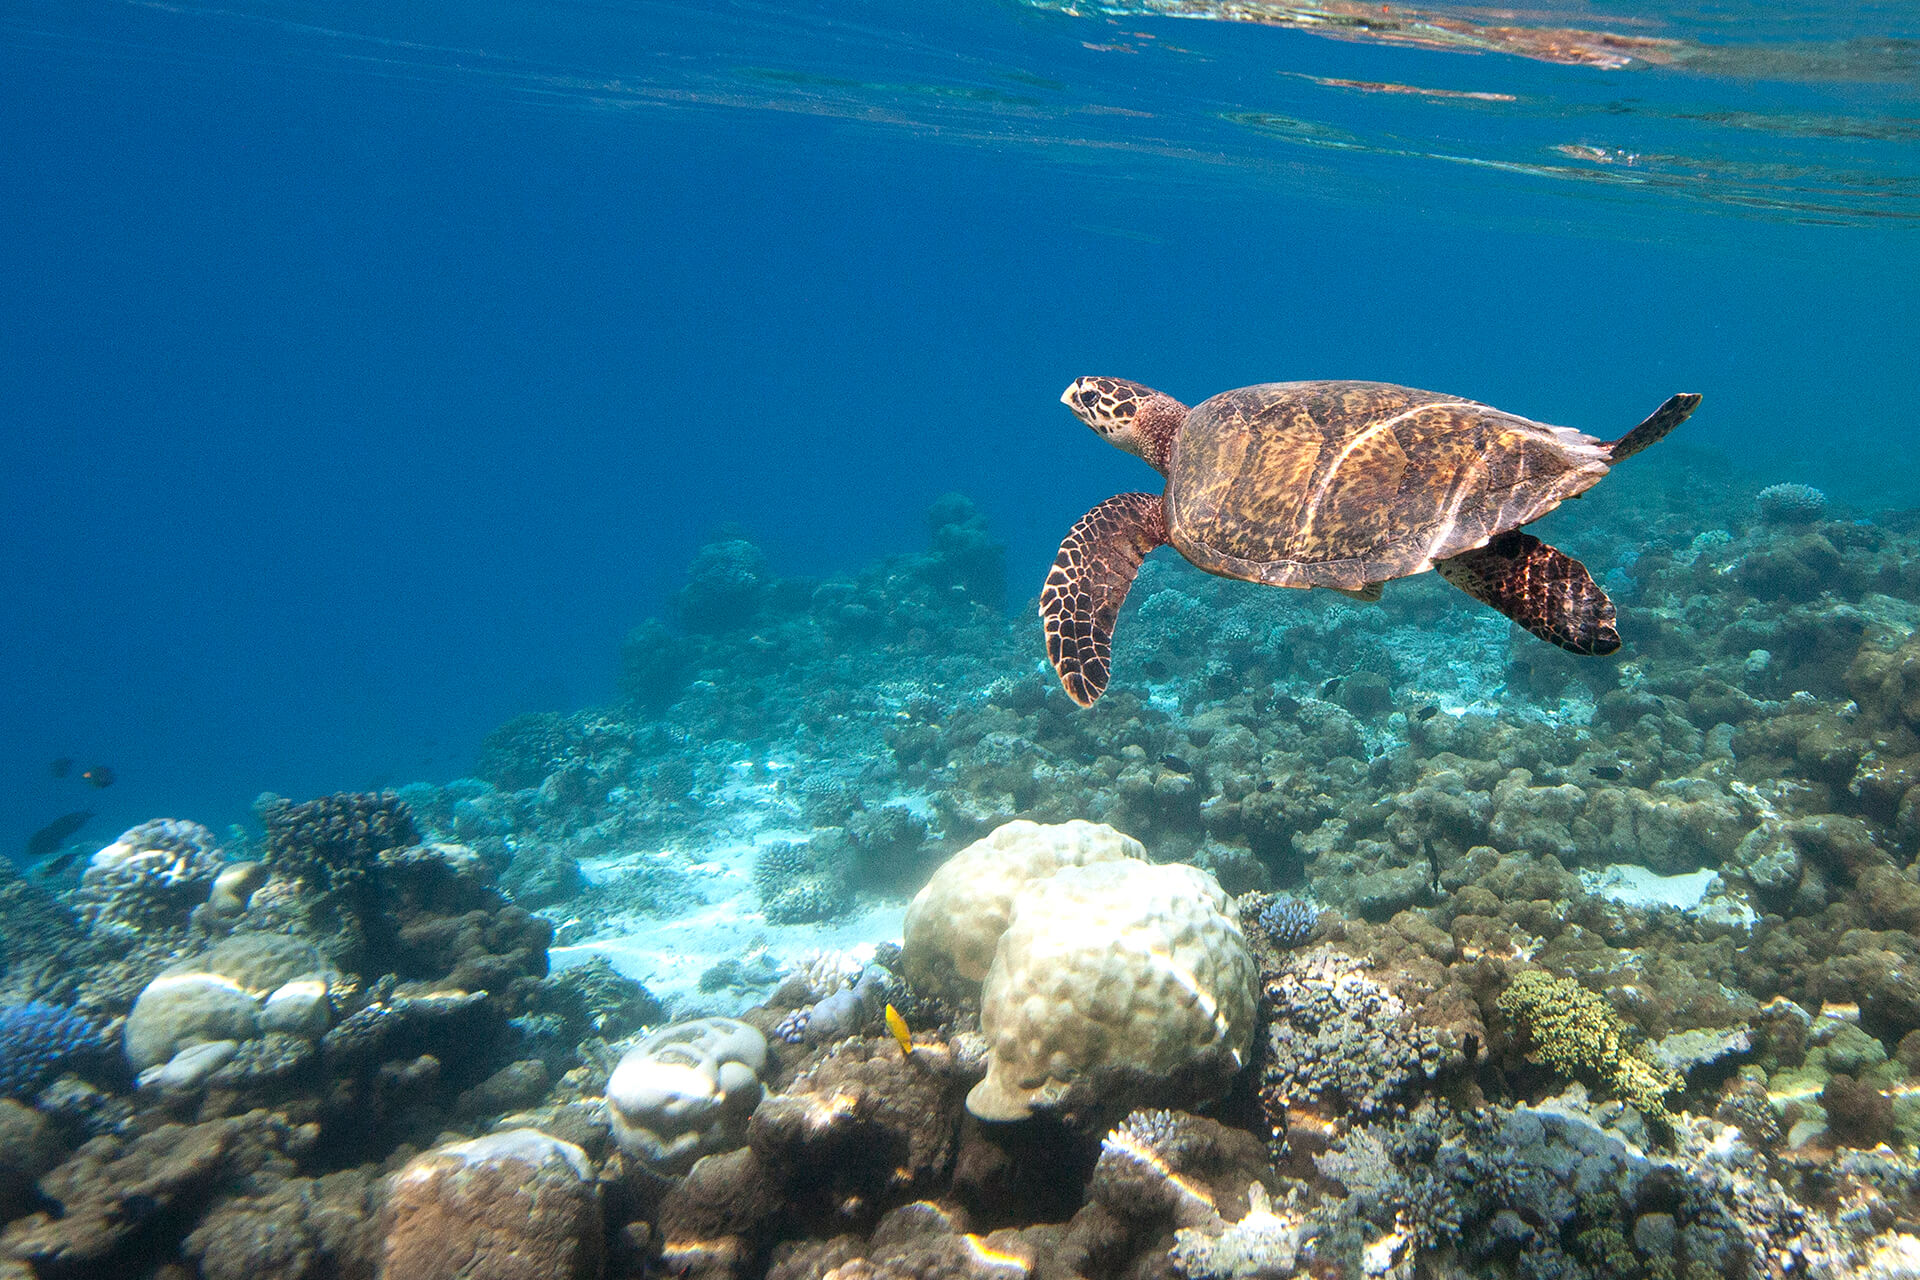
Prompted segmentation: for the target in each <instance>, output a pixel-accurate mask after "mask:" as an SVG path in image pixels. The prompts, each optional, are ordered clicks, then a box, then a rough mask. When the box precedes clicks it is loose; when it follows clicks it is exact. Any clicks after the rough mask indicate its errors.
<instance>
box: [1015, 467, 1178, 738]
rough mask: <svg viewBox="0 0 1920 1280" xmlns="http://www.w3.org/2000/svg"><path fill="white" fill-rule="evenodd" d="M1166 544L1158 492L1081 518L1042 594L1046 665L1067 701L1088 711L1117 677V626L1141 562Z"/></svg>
mask: <svg viewBox="0 0 1920 1280" xmlns="http://www.w3.org/2000/svg"><path fill="white" fill-rule="evenodd" d="M1166 540H1167V514H1166V505H1165V502H1164V501H1163V499H1162V498H1161V496H1160V495H1159V494H1157V493H1122V494H1118V495H1116V496H1114V497H1111V498H1108V499H1107V500H1106V501H1105V502H1103V503H1101V504H1100V505H1099V506H1097V507H1095V508H1094V509H1093V510H1091V511H1089V512H1087V514H1085V515H1084V516H1081V517H1080V520H1079V522H1078V523H1076V524H1075V525H1074V526H1073V530H1072V532H1070V533H1068V534H1067V537H1066V541H1064V542H1062V543H1061V544H1060V554H1059V555H1057V556H1055V557H1054V558H1053V569H1052V571H1051V572H1049V573H1048V574H1047V583H1046V585H1045V586H1043V587H1041V588H1040V620H1041V621H1042V622H1043V623H1045V624H1046V629H1047V660H1048V661H1049V662H1051V663H1053V669H1054V671H1056V672H1058V673H1059V676H1060V684H1061V686H1062V687H1063V688H1065V689H1066V691H1067V696H1068V697H1069V698H1072V699H1073V700H1074V701H1075V702H1077V703H1079V704H1080V705H1081V706H1083V707H1090V706H1092V705H1093V704H1094V702H1095V700H1096V699H1098V698H1099V697H1100V695H1101V694H1102V693H1104V692H1105V691H1106V688H1107V680H1108V678H1109V677H1110V676H1111V675H1112V672H1113V620H1114V619H1115V618H1116V617H1118V616H1119V614H1120V605H1121V603H1122V602H1123V601H1125V600H1126V598H1127V591H1128V589H1129V588H1131V587H1132V586H1133V579H1134V575H1135V574H1137V573H1139V572H1140V562H1141V561H1142V560H1145V559H1146V558H1147V553H1148V552H1149V551H1152V550H1153V549H1154V548H1155V547H1157V546H1159V545H1160V544H1162V543H1163V542H1165V541H1166Z"/></svg>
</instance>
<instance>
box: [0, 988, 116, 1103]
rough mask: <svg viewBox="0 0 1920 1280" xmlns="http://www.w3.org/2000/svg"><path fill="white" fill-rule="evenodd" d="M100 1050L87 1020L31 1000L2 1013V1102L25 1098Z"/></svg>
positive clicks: (0, 1086)
mask: <svg viewBox="0 0 1920 1280" xmlns="http://www.w3.org/2000/svg"><path fill="white" fill-rule="evenodd" d="M99 1048H100V1033H99V1031H98V1030H97V1029H96V1028H95V1027H94V1026H93V1024H92V1023H90V1022H88V1021H87V1020H86V1019H85V1018H81V1017H77V1016H75V1015H74V1014H73V1013H70V1012H69V1011H67V1010H65V1009H62V1008H60V1007H59V1006H58V1005H50V1004H42V1003H41V1002H40V1001H38V1000H32V1001H29V1002H27V1003H26V1004H23V1005H16V1006H15V1007H13V1008H11V1009H5V1010H0V1098H24V1097H27V1096H28V1095H30V1094H32V1093H33V1091H34V1090H36V1089H38V1088H39V1087H40V1086H41V1085H42V1084H43V1083H45V1081H46V1079H47V1077H48V1076H50V1075H52V1074H53V1073H54V1072H55V1071H57V1070H58V1069H59V1068H60V1067H61V1065H62V1064H64V1063H65V1062H67V1061H68V1060H69V1059H71V1058H74V1057H76V1056H79V1055H81V1054H85V1053H89V1052H93V1051H96V1050H98V1049H99Z"/></svg>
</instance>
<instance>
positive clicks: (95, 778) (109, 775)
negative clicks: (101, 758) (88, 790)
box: [80, 764, 113, 787]
mask: <svg viewBox="0 0 1920 1280" xmlns="http://www.w3.org/2000/svg"><path fill="white" fill-rule="evenodd" d="M80 776H81V777H82V778H85V779H86V780H87V781H88V782H91V783H92V784H93V785H94V786H96V787H110V786H112V785H113V770H111V769H109V768H107V766H106V765H103V764H97V765H95V766H93V768H91V769H89V770H87V771H86V772H85V773H83V774H81V775H80Z"/></svg>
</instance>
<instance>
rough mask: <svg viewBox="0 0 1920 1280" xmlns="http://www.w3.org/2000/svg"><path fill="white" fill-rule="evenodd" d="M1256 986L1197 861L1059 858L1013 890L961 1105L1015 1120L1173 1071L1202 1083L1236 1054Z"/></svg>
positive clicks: (1223, 904) (1149, 1085)
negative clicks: (981, 1048)
mask: <svg viewBox="0 0 1920 1280" xmlns="http://www.w3.org/2000/svg"><path fill="white" fill-rule="evenodd" d="M1253 988H1254V964H1253V959H1252V956H1251V955H1250V954H1249V952H1248V950H1247V944H1246V939H1245V938H1244V937H1242V936H1241V932H1240V926H1239V924H1238V923H1237V922H1236V921H1235V920H1234V918H1233V916H1232V915H1231V914H1230V908H1229V906H1228V900H1227V896H1226V894H1225V892H1224V891H1222V890H1221V888H1220V885H1219V882H1218V881H1216V880H1215V879H1214V878H1213V877H1212V876H1210V875H1208V874H1207V873H1206V872H1204V871H1201V870H1199V869H1198V868H1197V867H1189V866H1182V865H1170V866H1156V865H1154V864H1151V863H1147V862H1142V861H1138V860H1136V859H1133V858H1119V859H1116V860H1113V861H1109V862H1100V863H1095V864H1093V865H1090V866H1081V867H1067V868H1064V869H1062V870H1059V871H1056V872H1054V873H1053V874H1052V875H1050V876H1047V877H1045V878H1044V879H1040V880H1036V881H1034V882H1033V883H1031V884H1030V885H1028V886H1027V887H1026V888H1024V889H1022V890H1021V891H1020V892H1019V894H1018V895H1017V896H1016V897H1015V899H1014V903H1013V919H1012V922H1011V923H1010V924H1009V925H1008V927H1007V931H1006V933H1005V934H1004V935H1003V936H1002V937H1001V939H1000V943H999V946H998V948H997V949H996V951H995V954H994V958H993V965H992V968H991V969H989V971H988V973H987V977H986V983H985V986H984V987H983V988H982V991H981V997H980V1024H981V1029H982V1030H983V1031H984V1032H985V1033H986V1037H987V1041H988V1045H989V1059H988V1067H987V1076H986V1079H984V1080H982V1081H981V1082H980V1083H979V1084H977V1085H975V1086H974V1087H973V1089H972V1091H971V1092H969V1093H968V1095H967V1109H968V1110H969V1111H971V1112H973V1114H974V1115H976V1116H978V1117H980V1118H981V1119H983V1120H1017V1119H1020V1118H1022V1117H1024V1116H1027V1115H1029V1114H1031V1113H1032V1111H1033V1109H1034V1108H1035V1107H1037V1106H1060V1107H1073V1106H1076V1105H1078V1104H1079V1103H1080V1102H1081V1101H1083V1100H1087V1101H1091V1100H1094V1099H1098V1100H1099V1101H1100V1102H1101V1104H1102V1105H1107V1104H1112V1103H1115V1102H1117V1101H1130V1100H1131V1098H1130V1096H1129V1095H1131V1094H1133V1093H1135V1092H1137V1091H1140V1090H1142V1089H1143V1088H1144V1090H1146V1091H1147V1092H1149V1093H1151V1092H1153V1091H1156V1090H1159V1089H1163V1088H1165V1087H1166V1086H1167V1084H1168V1083H1169V1081H1171V1080H1173V1079H1174V1078H1178V1079H1180V1080H1181V1081H1183V1082H1185V1083H1186V1084H1190V1085H1191V1086H1192V1087H1193V1088H1194V1089H1197V1090H1199V1091H1200V1092H1202V1093H1204V1092H1206V1091H1208V1090H1210V1089H1212V1088H1213V1087H1214V1086H1217V1085H1220V1084H1223V1083H1224V1082H1225V1081H1226V1080H1227V1079H1230V1078H1231V1077H1232V1076H1233V1075H1234V1074H1235V1073H1236V1072H1238V1071H1239V1069H1240V1066H1241V1064H1242V1063H1243V1062H1244V1061H1245V1059H1246V1054H1247V1050H1248V1047H1249V1046H1250V1044H1251V1042H1252V1038H1253V1025H1254V990H1253ZM1183 1087H1184V1086H1183ZM1191 1100H1192V1099H1183V1101H1191Z"/></svg>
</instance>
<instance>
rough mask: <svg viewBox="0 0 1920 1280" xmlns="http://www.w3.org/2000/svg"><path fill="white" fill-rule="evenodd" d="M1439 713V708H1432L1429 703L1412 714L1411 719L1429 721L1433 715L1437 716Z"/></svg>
mask: <svg viewBox="0 0 1920 1280" xmlns="http://www.w3.org/2000/svg"><path fill="white" fill-rule="evenodd" d="M1439 711H1440V708H1438V707H1436V706H1434V705H1433V704H1432V703H1431V702H1429V703H1428V704H1427V705H1426V706H1424V707H1422V708H1420V709H1419V710H1418V711H1416V712H1414V713H1413V718H1414V719H1415V720H1431V719H1433V717H1434V716H1435V715H1437V714H1439Z"/></svg>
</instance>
